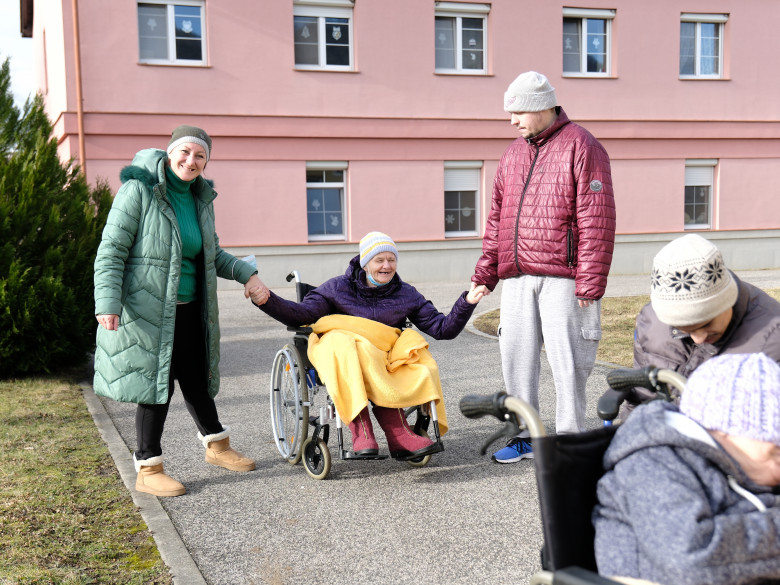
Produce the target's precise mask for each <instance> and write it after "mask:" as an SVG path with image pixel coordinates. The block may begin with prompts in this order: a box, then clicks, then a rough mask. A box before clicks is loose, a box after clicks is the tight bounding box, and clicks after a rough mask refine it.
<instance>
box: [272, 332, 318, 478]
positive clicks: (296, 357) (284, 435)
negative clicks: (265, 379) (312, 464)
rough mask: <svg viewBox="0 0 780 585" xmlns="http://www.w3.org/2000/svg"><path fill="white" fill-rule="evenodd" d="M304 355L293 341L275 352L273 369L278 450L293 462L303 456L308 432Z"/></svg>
mask: <svg viewBox="0 0 780 585" xmlns="http://www.w3.org/2000/svg"><path fill="white" fill-rule="evenodd" d="M301 364H302V361H301V356H300V354H299V353H298V350H297V349H296V348H295V346H293V345H289V344H288V345H285V346H284V347H283V348H282V349H280V350H279V351H278V352H277V353H276V357H275V358H274V365H273V369H272V370H271V426H272V428H273V432H274V440H275V442H276V448H277V449H278V450H279V453H280V454H281V455H282V457H284V458H285V459H287V460H288V461H289V462H290V463H291V464H293V465H295V464H296V463H298V462H299V461H300V460H301V445H302V444H303V442H304V441H305V440H306V437H307V436H308V432H309V407H308V405H307V403H308V401H309V389H308V387H307V385H306V373H305V372H304V371H303V366H302V365H301Z"/></svg>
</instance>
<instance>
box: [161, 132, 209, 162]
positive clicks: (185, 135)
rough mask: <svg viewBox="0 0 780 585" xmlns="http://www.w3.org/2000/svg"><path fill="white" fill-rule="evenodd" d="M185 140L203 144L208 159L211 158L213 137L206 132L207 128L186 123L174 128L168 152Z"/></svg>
mask: <svg viewBox="0 0 780 585" xmlns="http://www.w3.org/2000/svg"><path fill="white" fill-rule="evenodd" d="M185 142H192V143H193V144H197V145H199V146H202V147H203V148H204V149H205V151H206V160H209V159H210V158H211V137H210V136H209V135H208V134H206V131H205V130H202V129H201V128H198V127H197V126H186V125H184V126H179V127H178V128H176V129H174V131H173V132H172V133H171V140H170V142H168V151H167V152H168V154H171V153H172V152H173V149H174V148H176V147H177V146H179V145H180V144H184V143H185Z"/></svg>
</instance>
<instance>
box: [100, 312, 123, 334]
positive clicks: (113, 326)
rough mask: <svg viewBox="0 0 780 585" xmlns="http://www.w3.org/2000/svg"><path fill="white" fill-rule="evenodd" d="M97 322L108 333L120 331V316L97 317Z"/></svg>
mask: <svg viewBox="0 0 780 585" xmlns="http://www.w3.org/2000/svg"><path fill="white" fill-rule="evenodd" d="M95 319H97V322H98V323H100V324H101V325H102V326H103V329H107V330H108V331H119V315H95Z"/></svg>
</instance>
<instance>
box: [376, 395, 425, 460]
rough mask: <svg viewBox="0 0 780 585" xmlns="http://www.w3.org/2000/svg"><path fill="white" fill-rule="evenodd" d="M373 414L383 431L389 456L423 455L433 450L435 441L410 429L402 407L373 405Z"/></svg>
mask: <svg viewBox="0 0 780 585" xmlns="http://www.w3.org/2000/svg"><path fill="white" fill-rule="evenodd" d="M374 416H375V417H376V421H377V422H378V423H379V426H380V427H382V430H383V431H384V432H385V436H386V437H387V447H388V449H390V456H391V457H395V458H398V457H404V458H407V457H423V456H425V455H428V454H429V453H432V452H433V451H434V450H435V445H436V443H434V442H433V441H431V440H430V439H428V438H427V437H421V436H420V435H418V434H416V433H415V432H414V431H413V430H412V429H411V427H410V426H409V423H408V422H406V415H405V414H404V410H403V409H402V408H387V407H384V406H376V405H374Z"/></svg>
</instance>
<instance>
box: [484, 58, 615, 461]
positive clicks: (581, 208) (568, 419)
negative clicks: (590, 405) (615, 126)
mask: <svg viewBox="0 0 780 585" xmlns="http://www.w3.org/2000/svg"><path fill="white" fill-rule="evenodd" d="M557 104H558V101H557V98H556V96H555V89H554V88H553V87H552V86H551V85H550V82H549V81H548V80H547V78H546V77H545V76H544V75H542V74H540V73H536V72H535V71H529V72H526V73H523V74H522V75H520V76H519V77H518V78H517V79H515V81H513V82H512V84H511V85H510V86H509V88H508V90H507V92H506V94H505V95H504V110H506V111H507V112H509V113H511V123H512V125H513V126H515V127H516V128H517V130H518V132H519V133H520V138H518V139H517V140H515V141H514V142H513V143H512V144H511V145H510V146H509V148H508V149H507V150H506V152H504V155H503V156H502V158H501V161H500V163H499V166H498V170H497V172H496V176H495V179H494V181H493V204H492V208H491V210H490V214H489V216H488V218H487V225H486V226H485V236H484V241H483V246H482V256H481V257H480V259H479V260H478V261H477V266H476V268H475V272H474V276H473V277H472V279H471V280H472V281H473V282H475V283H476V284H477V285H484V286H486V287H487V288H488V289H490V290H493V289H494V288H495V286H496V284H498V281H499V279H502V280H504V284H503V287H502V293H501V323H500V327H499V340H500V343H499V345H500V350H501V362H502V369H503V374H504V383H505V385H506V388H507V392H508V393H509V394H512V395H515V396H519V397H520V398H522V399H524V400H526V401H527V402H529V403H530V404H531V405H532V406H534V407H535V408H537V409H538V408H539V370H540V357H541V348H542V344H544V347H545V350H546V353H547V359H548V361H549V362H550V366H551V368H552V372H553V377H554V379H555V387H556V397H557V400H556V402H557V404H556V420H555V424H556V432H558V433H572V432H580V431H583V430H584V426H585V383H586V381H587V379H588V376H589V375H590V372H591V370H592V369H593V364H594V362H595V360H596V350H597V348H598V342H599V339H600V338H601V301H600V299H601V297H602V296H603V295H604V290H605V288H606V285H607V275H608V274H609V267H610V264H611V263H612V251H613V248H614V242H615V200H614V197H613V194H612V176H611V171H610V163H609V156H608V155H607V152H606V150H604V148H603V147H602V146H601V144H599V142H598V141H597V140H596V139H595V138H594V137H593V136H592V135H591V134H590V133H589V132H588V131H587V130H585V129H584V128H582V127H581V126H578V125H577V124H575V123H573V122H571V121H570V120H569V118H568V117H567V116H566V113H565V112H564V111H563V109H562V108H561V107H560V106H558V105H557ZM531 457H533V452H532V450H531V445H530V442H529V441H528V440H527V439H526V438H524V437H515V438H514V439H512V440H510V441H509V443H508V445H507V446H506V447H504V448H503V449H501V450H500V451H499V452H497V453H496V454H494V456H493V460H494V461H497V462H498V463H514V462H516V461H520V460H521V459H526V458H531Z"/></svg>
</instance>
